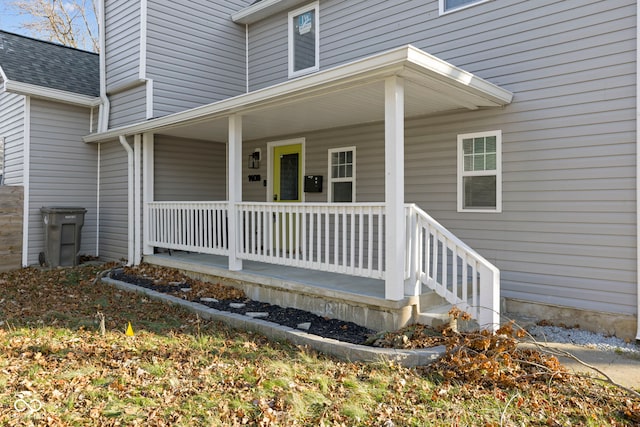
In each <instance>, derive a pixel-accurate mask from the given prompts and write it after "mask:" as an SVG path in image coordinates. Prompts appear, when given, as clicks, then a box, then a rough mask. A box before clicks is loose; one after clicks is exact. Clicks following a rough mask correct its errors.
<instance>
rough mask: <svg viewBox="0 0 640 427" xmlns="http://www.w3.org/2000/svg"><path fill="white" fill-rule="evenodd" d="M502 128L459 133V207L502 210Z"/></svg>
mask: <svg viewBox="0 0 640 427" xmlns="http://www.w3.org/2000/svg"><path fill="white" fill-rule="evenodd" d="M501 163H502V131H499V130H497V131H490V132H480V133H469V134H463V135H458V211H459V212H501V211H502V164H501Z"/></svg>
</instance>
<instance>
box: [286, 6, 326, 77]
mask: <svg viewBox="0 0 640 427" xmlns="http://www.w3.org/2000/svg"><path fill="white" fill-rule="evenodd" d="M311 10H313V11H315V13H314V17H315V22H314V25H315V28H316V58H315V65H314V66H313V67H309V68H305V69H304V70H298V71H294V70H293V64H294V62H293V17H294V16H296V15H300V14H303V13H305V12H309V11H311ZM287 31H288V35H287V39H288V43H289V54H288V57H289V68H288V69H289V78H292V77H298V76H301V75H304V74H309V73H313V72H314V71H318V70H319V69H320V4H319V2H317V1H315V2H313V3H311V4H308V5H306V6H303V7H300V8H298V9H296V10H292V11H291V12H289V15H288V24H287Z"/></svg>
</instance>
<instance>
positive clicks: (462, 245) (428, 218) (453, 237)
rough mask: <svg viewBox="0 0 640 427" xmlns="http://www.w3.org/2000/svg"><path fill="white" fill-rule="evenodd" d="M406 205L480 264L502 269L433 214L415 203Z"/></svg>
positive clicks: (493, 268) (492, 268)
mask: <svg viewBox="0 0 640 427" xmlns="http://www.w3.org/2000/svg"><path fill="white" fill-rule="evenodd" d="M405 207H407V208H408V209H409V210H410V212H412V213H413V214H415V215H417V217H418V218H419V219H422V220H424V221H426V222H427V223H428V224H429V225H430V226H431V227H433V228H436V229H437V230H438V232H440V234H442V235H443V236H445V237H446V238H447V239H448V240H450V241H451V242H453V243H455V245H456V246H459V247H460V248H462V249H464V250H465V252H467V253H468V254H469V255H471V256H472V257H473V258H475V259H476V261H478V262H479V263H480V264H483V265H484V266H485V267H487V268H488V269H490V270H492V271H494V272H496V273H499V272H500V269H498V268H497V267H496V266H495V265H493V264H492V263H491V262H490V261H489V260H487V259H486V258H485V257H483V256H482V255H480V254H479V253H478V252H477V251H476V250H475V249H473V248H472V247H471V246H469V245H467V244H466V243H465V242H463V241H462V240H460V238H459V237H457V236H456V235H455V234H453V233H452V232H451V231H450V230H449V229H447V228H446V227H445V226H443V225H442V224H440V223H439V222H438V221H436V220H435V219H434V218H433V217H432V216H431V215H429V214H428V213H426V212H425V211H424V210H422V209H421V208H420V207H418V205H416V204H415V203H407V204H406V205H405Z"/></svg>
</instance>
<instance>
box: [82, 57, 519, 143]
mask: <svg viewBox="0 0 640 427" xmlns="http://www.w3.org/2000/svg"><path fill="white" fill-rule="evenodd" d="M425 67H426V68H425ZM434 67H435V70H438V69H441V70H440V71H435V70H434ZM411 70H417V71H418V72H417V73H413V74H415V75H416V76H418V77H417V78H420V76H422V78H433V77H434V76H438V80H439V81H441V82H442V83H443V84H449V85H450V86H454V87H457V88H459V89H460V88H462V89H466V90H469V88H472V89H473V91H472V92H473V93H474V94H475V92H478V93H481V92H482V89H481V87H486V88H488V89H491V90H492V91H493V92H495V93H497V94H498V95H500V96H498V97H496V98H495V99H494V100H493V101H492V103H491V106H501V105H506V104H508V103H509V102H511V98H512V96H513V95H512V94H511V92H508V91H505V90H504V89H501V88H499V87H498V86H495V85H492V84H491V83H489V82H486V84H482V85H480V82H484V80H482V79H479V78H476V79H468V80H469V81H465V77H464V76H466V75H467V74H468V75H470V76H473V75H472V74H470V73H467V72H466V71H464V70H462V69H459V68H457V67H454V66H452V65H451V64H448V63H447V62H444V61H442V60H440V59H438V58H436V57H434V56H432V55H429V54H427V53H425V52H422V51H420V50H419V49H416V48H414V47H413V46H410V45H409V46H403V47H400V48H397V49H393V50H390V51H387V52H384V53H381V54H378V55H374V56H370V57H368V58H365V59H361V60H357V61H354V62H351V63H348V64H344V65H339V66H337V67H334V68H331V69H328V70H326V71H320V72H318V73H314V74H309V75H305V76H302V77H299V78H297V79H292V80H289V81H286V82H284V83H280V84H277V85H274V86H270V87H267V88H264V89H260V90H256V91H254V92H250V93H246V94H242V95H238V96H236V97H233V98H228V99H224V100H222V101H218V102H215V103H213V104H207V105H203V106H201V107H196V108H193V109H191V110H186V111H181V112H179V113H175V114H171V115H168V116H164V117H160V118H157V119H153V120H148V121H145V122H140V123H137V124H134V125H128V126H123V127H120V128H115V129H111V130H109V131H107V132H102V133H96V134H92V135H88V136H85V137H84V141H85V142H88V143H91V142H101V141H107V140H112V139H115V138H118V137H119V136H120V135H134V134H136V133H144V132H154V131H157V130H159V129H166V128H171V127H174V126H178V125H183V124H186V123H187V122H191V121H201V120H207V119H215V118H219V117H226V116H229V115H231V114H236V113H246V112H250V111H255V110H259V109H264V108H268V107H270V106H273V105H278V104H281V103H285V102H291V101H292V100H295V99H296V98H309V97H312V96H313V95H315V94H317V93H321V94H323V95H326V94H327V93H329V92H332V91H336V90H340V89H344V88H348V87H351V86H354V85H359V84H362V83H363V82H369V81H376V80H378V81H380V80H383V79H385V78H386V77H390V76H393V75H400V76H402V75H403V74H404V73H407V72H409V71H411ZM465 73H466V74H465ZM493 92H492V93H493ZM487 96H488V94H485V96H484V97H483V98H485V99H486V98H487Z"/></svg>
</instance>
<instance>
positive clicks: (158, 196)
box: [154, 135, 227, 201]
mask: <svg viewBox="0 0 640 427" xmlns="http://www.w3.org/2000/svg"><path fill="white" fill-rule="evenodd" d="M154 142H155V143H154V157H155V161H154V175H155V176H154V200H156V201H189V200H191V201H194V200H195V201H219V200H226V198H227V196H226V194H227V192H226V182H227V179H226V176H227V166H226V165H227V160H226V145H225V144H223V143H216V142H209V141H198V140H190V139H177V138H173V137H169V136H162V135H156V136H155V138H154Z"/></svg>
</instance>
